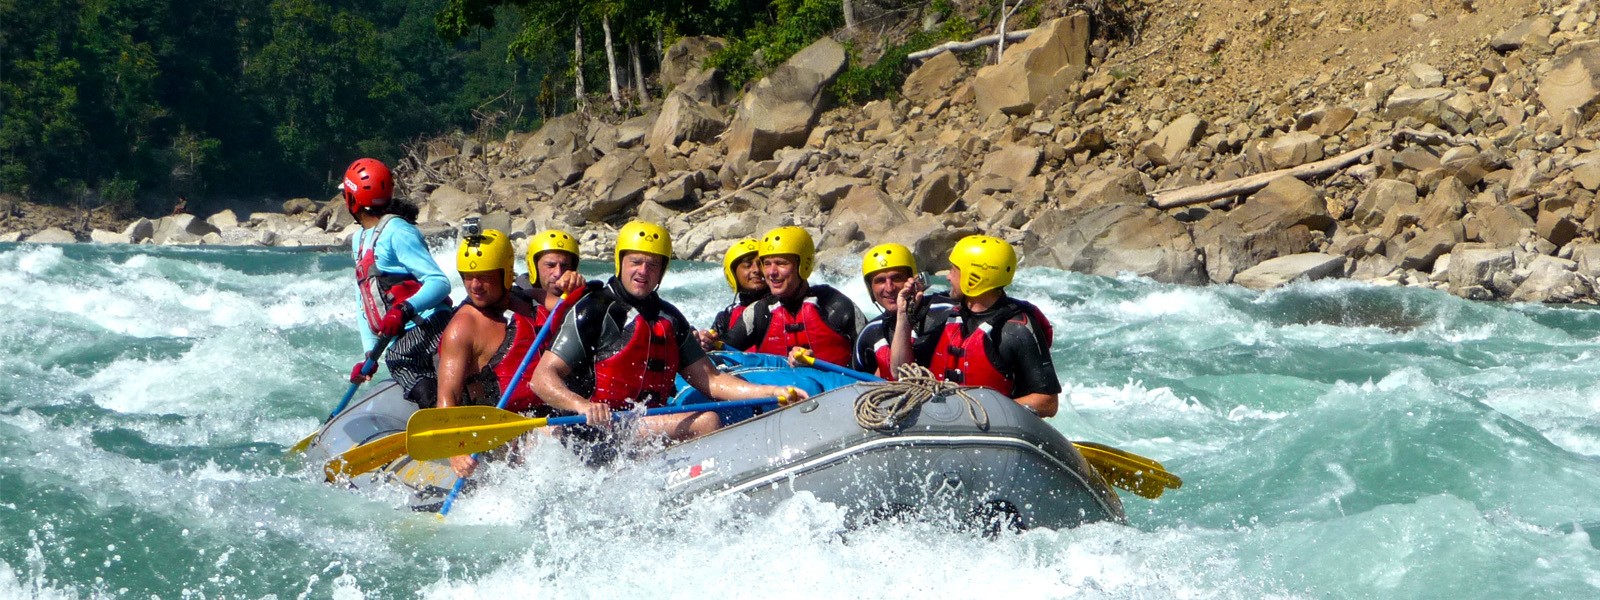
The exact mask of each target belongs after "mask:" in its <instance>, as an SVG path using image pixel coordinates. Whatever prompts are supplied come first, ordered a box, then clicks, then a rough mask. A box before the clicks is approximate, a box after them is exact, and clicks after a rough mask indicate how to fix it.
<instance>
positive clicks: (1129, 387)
mask: <svg viewBox="0 0 1600 600" xmlns="http://www.w3.org/2000/svg"><path fill="white" fill-rule="evenodd" d="M437 256H439V258H440V262H441V264H443V265H446V266H447V267H448V266H449V265H451V264H452V259H451V258H450V253H449V252H446V251H440V252H438V253H437ZM845 266H846V267H851V269H853V266H851V265H845ZM608 267H609V265H606V264H601V263H600V261H591V262H590V263H588V264H586V265H585V268H584V271H585V272H586V273H588V274H590V275H591V276H599V275H600V274H601V273H602V272H603V271H606V270H608ZM447 270H448V269H447ZM849 272H850V270H846V271H845V273H846V274H845V275H836V276H827V275H823V276H821V279H824V280H826V281H828V282H830V283H833V284H835V285H838V286H839V287H841V288H842V289H844V290H845V291H846V292H847V293H848V294H849V295H851V296H852V297H853V298H855V299H856V300H857V302H858V303H860V304H861V305H862V306H867V304H866V291H865V289H864V287H863V285H862V284H861V282H860V281H859V279H857V278H854V277H852V276H850V275H848V273H849ZM1011 289H1012V291H1013V293H1014V295H1016V296H1019V297H1023V298H1027V299H1030V300H1033V301H1034V302H1036V303H1037V304H1039V305H1040V306H1041V307H1042V308H1043V309H1044V311H1045V313H1046V314H1047V315H1048V316H1049V317H1050V319H1051V320H1052V321H1053V322H1054V324H1055V341H1054V349H1053V354H1054V358H1055V364H1056V368H1057V370H1058V372H1059V375H1060V378H1061V380H1062V382H1063V385H1064V386H1065V387H1066V388H1067V389H1066V392H1065V393H1064V394H1063V409H1062V412H1061V415H1060V416H1058V417H1056V418H1055V419H1053V420H1052V422H1053V423H1054V425H1055V426H1056V427H1057V428H1059V429H1061V430H1063V431H1064V432H1066V433H1067V434H1068V437H1071V438H1073V439H1084V440H1093V441H1099V442H1104V443H1109V444H1112V445H1115V446H1118V447H1121V448H1124V449H1127V450H1131V451H1134V452H1138V453H1140V454H1144V455H1147V456H1150V457H1153V458H1156V459H1158V460H1161V461H1162V462H1163V463H1164V464H1165V465H1166V466H1167V468H1168V469H1169V470H1170V471H1172V472H1174V473H1176V474H1178V475H1180V476H1182V477H1183V478H1184V481H1185V485H1184V486H1183V487H1182V488H1181V489H1177V490H1172V491H1169V492H1168V493H1167V495H1166V496H1164V497H1162V498H1161V499H1159V500H1155V501H1151V500H1146V499H1143V498H1139V497H1137V496H1133V495H1132V494H1126V493H1124V494H1123V501H1124V503H1125V505H1126V507H1127V509H1128V517H1129V524H1128V525H1112V524H1097V525H1091V526H1086V527H1081V528H1077V529H1073V530H1064V531H1052V530H1032V531H1028V532H1025V533H1022V534H1016V535H1011V534H1007V535H1002V536H1000V537H999V538H997V539H984V538H982V537H978V536H974V535H972V534H968V533H963V532H957V531H949V530H946V529H943V528H940V527H936V526H929V525H922V524H916V523H884V524H879V525H873V526H870V527H868V528H865V529H860V530H848V529H846V528H845V527H844V526H843V524H844V519H843V515H842V514H841V513H840V511H839V510H838V509H837V508H836V507H834V506H831V505H828V504H824V503H820V502H816V501H814V500H812V499H810V498H807V497H799V498H796V499H794V500H792V501H789V502H788V503H786V504H784V505H782V506H781V507H780V508H779V509H778V511H776V512H775V513H772V514H748V513H747V512H745V511H742V510H740V507H739V506H738V504H737V503H736V502H732V501H724V502H723V503H720V504H719V503H717V502H711V503H706V504H700V505H696V506H693V507H691V508H690V509H688V510H682V511H673V510H669V509H668V508H667V507H665V506H663V498H662V497H661V496H660V494H659V493H658V492H657V491H656V490H655V489H654V488H653V487H652V485H653V484H654V482H653V481H646V480H642V479H639V478H635V477H632V476H630V473H629V472H628V471H625V470H623V471H616V470H611V471H602V472H595V471H590V470H587V469H586V468H584V467H581V466H579V465H577V464H576V463H575V462H574V461H573V460H572V459H571V458H570V457H568V456H566V455H565V454H564V453H563V452H561V451H560V450H559V449H556V448H554V447H551V449H550V450H548V451H544V449H543V448H541V450H540V451H538V452H535V453H534V456H532V457H531V458H530V459H529V460H528V461H527V463H526V464H524V465H522V466H519V467H514V468H500V469H488V470H487V471H489V472H487V473H485V474H484V479H483V482H484V484H485V485H484V486H483V487H482V489H481V490H480V492H479V493H478V494H476V495H473V496H470V497H467V498H465V499H463V501H462V502H460V503H459V504H458V505H457V506H456V507H455V509H454V511H453V512H452V514H451V516H450V517H449V519H447V520H443V521H441V520H439V519H436V518H434V517H432V516H428V515H419V514H414V513H410V512H406V511H403V510H399V509H397V507H398V506H401V504H402V499H401V498H399V497H398V496H397V495H394V494H391V493H387V492H375V493H371V494H367V495H361V494H356V493H352V492H349V491H346V490H342V489H337V488H334V487H331V486H327V485H324V484H321V483H319V482H318V467H316V466H313V465H307V464H303V463H301V462H298V461H294V460H288V459H285V458H284V451H285V449H286V448H287V447H288V446H289V445H291V444H293V443H294V442H295V441H296V440H298V439H300V438H301V437H302V436H304V435H306V434H308V433H310V432H311V431H313V430H314V429H315V428H316V426H317V425H318V423H319V422H320V420H321V418H322V417H323V416H325V415H326V413H327V411H328V410H329V409H330V408H331V407H332V406H333V404H335V403H336V402H337V400H338V398H339V396H340V395H341V394H342V393H343V391H344V389H345V388H346V387H347V386H348V384H347V383H345V382H343V381H342V378H343V376H344V374H345V373H347V372H348V371H349V368H350V364H351V363H352V362H354V360H355V358H356V357H357V356H358V355H359V353H360V350H359V349H358V347H357V346H358V345H359V342H358V341H357V336H356V332H355V330H354V324H353V321H354V318H355V311H356V310H357V306H356V300H355V295H354V290H353V285H351V262H350V260H349V258H348V256H346V255H345V254H343V253H331V254H324V253H311V252H291V251H284V250H267V249H221V248H204V249H200V248H151V247H128V246H92V245H69V246H34V245H0V290H4V291H5V293H4V294H3V295H0V308H3V309H4V311H5V313H6V314H7V316H8V317H9V318H7V319H6V320H5V321H4V322H0V345H3V347H4V351H3V354H0V357H3V358H0V597H3V598H13V597H24V598H94V597H143V598H149V597H161V598H218V597H226V598H235V597H245V598H261V597H275V598H302V597H304V598H328V597H332V598H393V597H412V596H421V597H428V598H471V597H493V596H502V597H539V598H618V597H622V598H632V597H647V598H701V597H734V598H771V597H780V598H788V597H823V598H846V597H848V598H908V597H941V598H994V597H1001V598H1004V597H1019V598H1064V597H1076V598H1361V597H1375V598H1452V599H1453V598H1595V597H1600V541H1597V540H1600V537H1597V536H1600V387H1597V386H1595V385H1594V379H1595V378H1596V376H1597V374H1600V311H1595V310H1588V309H1584V308H1569V307H1546V306H1537V305H1520V304H1483V303H1471V302H1466V301H1463V300H1460V299H1457V298H1453V297H1451V296H1448V295H1446V294H1443V293H1439V292H1433V291H1426V290H1415V289H1396V288H1379V287H1372V286H1369V285H1364V284H1357V283H1350V282H1317V283H1310V284H1297V285H1293V286H1289V287H1287V288H1284V289H1279V290H1275V291H1272V292H1267V293H1257V292H1252V291H1247V290H1243V289H1240V288H1235V287H1227V286H1220V287H1204V288H1194V287H1179V286H1171V285H1164V284H1158V283H1153V282H1150V281H1147V280H1140V279H1133V278H1128V279H1108V278H1101V277H1091V276H1085V275H1080V274H1075V273H1062V272H1058V271H1049V270H1043V269H1025V270H1024V271H1023V272H1022V273H1021V274H1020V275H1019V277H1018V280H1017V283H1016V284H1015V285H1014V286H1013V287H1012V288H1011ZM662 293H663V295H664V296H665V297H666V298H667V299H669V300H672V301H674V302H675V303H677V304H678V305H679V306H680V307H681V308H682V309H683V311H684V313H685V314H686V315H688V317H689V318H690V320H691V321H694V322H697V323H706V322H709V320H710V317H711V315H712V314H713V313H714V312H715V311H716V310H717V308H718V307H719V306H720V305H721V304H723V303H724V302H726V301H727V299H728V298H727V296H728V294H727V288H726V284H725V283H724V281H723V279H722V275H721V272H720V271H719V270H718V269H717V267H716V266H715V265H710V264H700V263H684V262H679V263H675V264H674V265H673V266H672V270H671V271H670V272H669V274H668V281H667V283H666V285H665V286H664V287H663V289H662ZM455 297H456V298H457V299H459V298H461V297H462V292H461V291H460V290H459V288H458V289H457V291H456V293H455ZM873 312H875V311H872V310H868V313H869V315H870V314H872V313H873Z"/></svg>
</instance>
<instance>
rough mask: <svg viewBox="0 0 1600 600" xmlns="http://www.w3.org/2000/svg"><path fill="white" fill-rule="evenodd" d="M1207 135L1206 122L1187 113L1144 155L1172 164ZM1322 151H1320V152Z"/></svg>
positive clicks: (1168, 125)
mask: <svg viewBox="0 0 1600 600" xmlns="http://www.w3.org/2000/svg"><path fill="white" fill-rule="evenodd" d="M1205 135H1206V120H1205V119H1202V118H1200V116H1199V115H1196V114H1194V113H1185V114H1184V115H1183V116H1181V117H1178V119H1177V120H1175V121H1173V122H1171V123H1169V124H1167V126H1166V127H1163V128H1161V131H1160V132H1158V133H1156V137H1154V138H1152V139H1151V140H1150V142H1149V143H1148V144H1147V145H1145V146H1144V150H1143V152H1144V155H1145V157H1146V158H1149V159H1150V162H1153V163H1155V164H1157V165H1167V164H1172V162H1173V161H1176V160H1177V159H1178V155H1179V154H1182V153H1183V151H1184V150H1188V149H1189V148H1192V147H1194V145H1195V143H1196V142H1198V141H1200V138H1203V137H1205ZM1319 151H1320V150H1319Z"/></svg>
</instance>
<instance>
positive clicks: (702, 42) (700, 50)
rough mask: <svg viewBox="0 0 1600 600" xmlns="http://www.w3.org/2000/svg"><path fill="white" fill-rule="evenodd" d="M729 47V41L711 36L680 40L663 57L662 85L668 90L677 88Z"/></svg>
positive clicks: (682, 38)
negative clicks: (709, 60) (708, 60)
mask: <svg viewBox="0 0 1600 600" xmlns="http://www.w3.org/2000/svg"><path fill="white" fill-rule="evenodd" d="M727 46H728V42H727V40H724V39H722V38H719V37H710V36H687V37H681V38H678V41H676V42H673V43H672V45H671V46H667V49H666V51H664V52H662V55H661V85H662V86H663V87H665V88H667V89H669V90H670V89H672V88H675V87H677V86H679V85H681V84H683V82H684V81H687V80H688V79H689V77H691V76H693V75H694V74H695V73H696V72H699V71H702V70H703V68H702V65H704V64H705V62H706V59H707V58H710V57H711V55H713V54H716V53H717V51H719V50H721V49H723V48H726V47H727Z"/></svg>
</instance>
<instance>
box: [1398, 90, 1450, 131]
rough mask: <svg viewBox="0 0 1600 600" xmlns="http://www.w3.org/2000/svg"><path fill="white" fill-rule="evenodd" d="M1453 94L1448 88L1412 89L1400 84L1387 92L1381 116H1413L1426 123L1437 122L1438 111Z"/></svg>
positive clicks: (1400, 117) (1438, 117)
mask: <svg viewBox="0 0 1600 600" xmlns="http://www.w3.org/2000/svg"><path fill="white" fill-rule="evenodd" d="M1455 94H1456V93H1455V91H1454V90H1451V89H1449V88H1422V89H1413V88H1410V87H1405V86H1401V87H1400V88H1398V89H1396V90H1395V91H1394V93H1392V94H1389V99H1388V101H1387V102H1386V103H1385V104H1384V109H1383V118H1385V119H1389V120H1394V121H1398V120H1400V119H1403V118H1406V117H1413V118H1416V119H1421V120H1422V121H1424V122H1427V123H1433V124H1438V123H1439V119H1440V115H1439V111H1441V110H1444V102H1445V101H1447V100H1449V99H1450V98H1451V97H1453V96H1455Z"/></svg>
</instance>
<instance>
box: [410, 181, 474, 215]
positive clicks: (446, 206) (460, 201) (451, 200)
mask: <svg viewBox="0 0 1600 600" xmlns="http://www.w3.org/2000/svg"><path fill="white" fill-rule="evenodd" d="M481 213H483V199H482V198H479V197H477V196H474V195H472V194H468V193H466V192H463V191H461V190H459V189H456V188H455V187H454V186H448V185H441V186H439V187H437V188H434V190H433V193H431V194H428V207H427V208H426V209H424V210H423V211H422V219H421V220H422V221H427V222H434V223H460V222H461V220H462V219H465V218H467V217H469V216H472V215H476V214H481Z"/></svg>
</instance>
